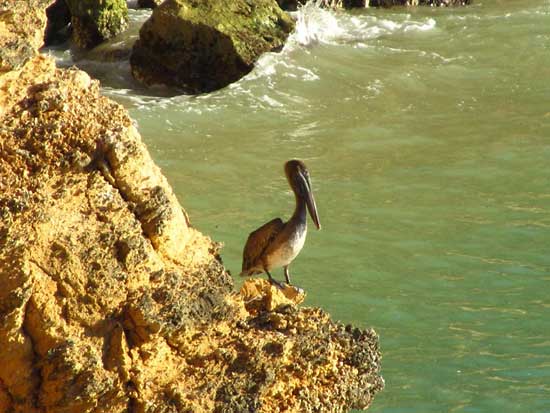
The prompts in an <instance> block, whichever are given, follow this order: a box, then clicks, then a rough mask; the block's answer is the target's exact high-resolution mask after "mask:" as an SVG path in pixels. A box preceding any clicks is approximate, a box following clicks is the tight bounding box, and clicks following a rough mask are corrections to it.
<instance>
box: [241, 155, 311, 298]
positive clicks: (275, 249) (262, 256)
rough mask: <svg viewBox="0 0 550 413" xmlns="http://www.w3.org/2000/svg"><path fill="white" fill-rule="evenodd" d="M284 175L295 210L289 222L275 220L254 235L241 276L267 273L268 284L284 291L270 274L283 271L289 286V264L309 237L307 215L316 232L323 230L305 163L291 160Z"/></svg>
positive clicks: (253, 233) (245, 252)
mask: <svg viewBox="0 0 550 413" xmlns="http://www.w3.org/2000/svg"><path fill="white" fill-rule="evenodd" d="M285 174H286V179H287V180H288V183H289V184H290V187H291V188H292V191H294V196H295V198H296V208H295V209H294V214H292V217H290V219H289V220H288V221H287V222H283V221H282V220H281V218H275V219H273V220H271V221H269V222H268V223H266V224H264V225H262V226H261V227H260V228H258V229H257V230H256V231H254V232H251V233H250V235H249V236H248V240H247V241H246V245H245V246H244V251H243V268H242V272H241V276H247V275H257V274H262V273H264V272H265V273H266V274H267V276H268V277H269V282H270V283H272V284H275V285H277V286H279V287H281V288H282V285H281V284H280V283H279V282H278V281H276V280H274V279H273V277H272V276H271V274H270V273H269V271H270V270H272V269H273V268H279V267H283V268H284V273H285V278H286V282H287V284H289V285H290V273H289V270H288V267H289V265H290V263H291V262H292V261H293V260H294V258H296V256H297V255H298V254H299V253H300V250H301V249H302V247H303V246H304V242H305V240H306V233H307V212H306V209H307V211H309V215H310V216H311V219H312V220H313V223H314V224H315V226H316V227H317V229H321V223H320V222H319V215H318V214H317V206H316V205H315V198H314V197H313V191H312V189H311V181H310V179H309V171H308V170H307V168H306V165H305V164H304V163H303V162H302V161H298V160H295V159H294V160H291V161H288V162H287V163H286V164H285Z"/></svg>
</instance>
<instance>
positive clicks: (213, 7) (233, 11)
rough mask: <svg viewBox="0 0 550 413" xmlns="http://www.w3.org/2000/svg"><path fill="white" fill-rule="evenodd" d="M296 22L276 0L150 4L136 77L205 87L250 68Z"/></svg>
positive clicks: (191, 88) (137, 49)
mask: <svg viewBox="0 0 550 413" xmlns="http://www.w3.org/2000/svg"><path fill="white" fill-rule="evenodd" d="M293 27H294V22H293V21H292V19H291V18H290V17H289V16H288V15H287V14H286V13H285V12H283V11H282V10H281V9H280V8H279V7H278V6H277V3H276V2H275V0H254V1H250V0H233V1H231V2H223V1H220V0H203V1H200V2H198V1H195V0H167V1H165V2H164V3H162V4H161V5H160V6H159V7H157V8H156V9H154V11H153V14H152V16H151V18H150V19H149V20H147V21H146V22H145V24H144V25H143V27H142V29H141V31H140V38H139V40H138V41H137V42H136V44H135V45H134V49H133V52H132V57H131V59H130V63H131V65H132V73H133V75H134V77H135V78H136V79H137V80H139V81H141V82H143V83H145V84H147V85H150V84H155V83H162V84H166V85H171V86H177V87H180V88H181V89H183V90H184V91H185V92H187V93H201V92H209V91H212V90H215V89H219V88H221V87H224V86H226V85H228V84H229V83H231V82H234V81H236V80H238V79H239V78H241V77H242V76H244V75H245V74H246V73H248V72H249V71H250V70H252V67H253V64H254V62H255V60H256V59H257V58H258V57H259V56H260V55H261V54H262V53H264V52H267V51H271V50H277V49H280V48H282V47H283V45H284V42H285V40H286V38H287V36H288V34H289V33H290V32H291V31H292V29H293Z"/></svg>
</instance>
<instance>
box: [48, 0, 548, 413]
mask: <svg viewBox="0 0 550 413" xmlns="http://www.w3.org/2000/svg"><path fill="white" fill-rule="evenodd" d="M474 1H475V0H474ZM149 14H150V12H148V11H135V10H134V11H131V18H132V22H133V27H132V29H131V30H130V31H129V32H127V33H126V34H124V35H122V36H120V37H119V38H117V39H115V40H113V41H112V42H111V43H110V44H109V45H108V46H107V49H109V48H111V49H117V48H122V49H124V48H128V47H129V46H130V45H131V43H132V42H133V41H134V40H135V39H136V38H137V33H138V29H139V24H141V23H142V22H143V21H144V20H145V19H146V18H147V17H148V16H149ZM294 16H295V17H296V19H297V20H298V24H297V30H296V33H294V34H293V35H292V36H291V38H290V39H289V40H288V43H287V45H286V47H285V48H284V50H283V51H282V52H281V53H278V54H275V53H269V54H266V55H264V56H263V57H262V58H261V59H260V60H259V62H258V64H257V66H256V68H255V69H254V70H253V71H252V72H251V73H250V74H249V75H248V76H246V77H245V78H243V79H242V80H240V81H239V82H237V83H235V84H232V85H230V86H229V87H226V88H225V89H223V90H220V91H217V92H215V93H210V94H205V95H200V96H173V95H174V93H175V92H174V91H173V90H168V89H164V88H155V89H153V90H146V89H144V88H142V87H140V86H139V85H137V84H136V83H135V82H134V81H133V80H132V78H131V76H130V69H129V65H128V63H127V61H125V60H116V59H115V60H114V61H112V62H111V63H104V62H101V59H102V58H98V57H97V54H98V53H97V52H95V53H94V52H92V53H90V54H85V55H77V54H72V53H71V52H70V50H67V49H66V46H61V47H58V48H57V49H56V50H53V49H51V50H49V51H46V52H47V53H52V54H54V55H55V56H56V57H57V58H58V60H59V64H60V65H65V66H67V65H72V64H75V65H77V66H79V67H81V68H82V69H84V70H87V71H88V72H89V73H91V74H92V75H93V76H95V77H97V78H99V79H100V80H101V81H102V84H103V87H102V91H103V93H104V94H105V95H107V96H110V97H112V98H113V99H115V100H117V101H118V102H120V103H122V104H123V105H124V106H125V107H126V108H128V110H129V111H130V114H131V116H132V117H133V119H134V120H135V122H136V124H137V126H138V128H139V131H140V133H141V135H142V136H143V139H144V141H145V142H146V144H147V146H148V147H149V150H150V151H151V153H152V155H153V157H154V159H155V160H156V162H157V163H158V164H159V165H160V166H161V168H162V169H163V171H164V173H165V174H166V176H167V177H168V179H169V181H170V183H171V184H172V185H173V187H174V188H175V191H176V193H177V195H178V198H179V199H180V201H181V203H182V205H183V206H184V207H185V209H186V210H187V212H188V213H189V215H190V217H191V221H192V223H193V225H194V226H196V227H197V228H199V229H200V230H201V231H203V232H205V233H207V234H209V235H210V236H211V237H212V238H213V239H215V240H216V241H220V242H223V243H224V244H225V247H224V249H223V252H222V257H223V260H224V263H225V265H226V266H227V268H228V269H229V270H230V271H231V272H232V274H234V276H235V283H236V285H237V287H238V286H239V285H241V283H242V280H241V279H239V278H238V275H237V274H238V273H239V272H240V266H241V254H242V248H243V245H244V243H245V241H246V238H247V236H248V234H249V232H251V231H252V230H254V229H255V228H257V227H259V226H260V225H261V224H263V223H264V222H266V221H268V220H270V219H272V218H274V217H277V216H280V217H281V218H283V219H286V218H288V217H289V216H290V215H291V213H292V209H293V207H294V199H293V196H292V193H291V192H290V190H289V187H288V185H287V182H286V180H285V177H284V174H283V164H284V162H285V161H286V160H288V159H291V158H299V159H302V160H304V161H305V162H306V164H307V165H308V167H309V169H310V173H311V177H312V182H313V189H314V191H315V196H316V199H317V205H318V209H319V215H320V219H321V223H322V225H323V228H322V230H321V231H316V230H315V228H314V227H313V225H311V221H310V231H309V234H308V239H307V241H306V245H305V247H304V250H303V251H302V253H301V254H300V255H299V256H298V258H297V259H296V260H295V262H294V263H293V264H292V265H291V267H290V269H291V273H292V279H293V281H294V282H295V283H296V284H297V285H299V286H300V287H302V288H304V289H305V290H306V291H307V294H308V296H307V299H306V305H308V306H320V307H322V308H324V309H325V310H327V311H328V312H330V313H331V314H332V316H333V318H334V319H335V320H340V321H342V322H344V323H352V324H355V325H358V326H360V327H364V328H366V327H373V328H374V329H375V330H376V331H377V332H378V334H379V335H380V343H381V348H382V352H383V364H382V367H383V369H382V374H383V376H384V378H385V380H386V389H385V390H384V391H383V392H382V393H380V394H379V395H378V396H377V397H376V398H375V400H374V403H373V405H372V407H371V409H370V411H371V412H373V413H431V412H433V413H439V412H463V413H481V412H483V413H485V412H486V413H518V412H550V1H548V0H479V1H475V3H474V4H473V5H471V6H469V7H464V8H394V9H390V10H378V9H364V10H356V11H353V12H333V11H326V10H321V9H319V8H317V7H315V6H314V5H308V6H307V7H304V8H303V9H302V10H300V11H299V12H297V13H295V15H294ZM99 55H101V54H99ZM163 96H164V97H163ZM273 275H274V276H275V277H276V278H279V279H283V275H282V270H279V271H274V274H273Z"/></svg>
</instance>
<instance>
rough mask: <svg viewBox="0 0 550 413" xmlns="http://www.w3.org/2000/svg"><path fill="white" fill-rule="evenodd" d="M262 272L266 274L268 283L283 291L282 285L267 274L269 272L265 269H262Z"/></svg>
mask: <svg viewBox="0 0 550 413" xmlns="http://www.w3.org/2000/svg"><path fill="white" fill-rule="evenodd" d="M264 271H265V273H266V274H267V276H268V277H269V282H270V283H271V284H273V285H275V286H277V287H279V288H280V289H281V290H284V286H283V284H281V283H280V282H279V281H277V280H276V279H275V278H273V277H272V276H271V274H270V273H269V271H268V270H267V269H266V268H264Z"/></svg>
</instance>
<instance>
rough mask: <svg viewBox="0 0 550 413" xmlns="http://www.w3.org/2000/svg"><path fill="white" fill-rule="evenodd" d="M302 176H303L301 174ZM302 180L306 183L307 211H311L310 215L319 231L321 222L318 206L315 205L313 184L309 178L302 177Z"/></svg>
mask: <svg viewBox="0 0 550 413" xmlns="http://www.w3.org/2000/svg"><path fill="white" fill-rule="evenodd" d="M300 175H302V174H300ZM302 178H303V179H304V180H305V181H306V188H307V189H306V205H307V210H308V211H309V215H310V216H311V219H312V220H313V223H314V224H315V226H316V227H317V229H321V222H320V221H319V214H318V213H317V205H315V198H314V197H313V190H312V189H311V182H310V180H309V177H304V176H303V175H302Z"/></svg>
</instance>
